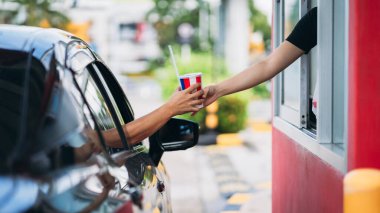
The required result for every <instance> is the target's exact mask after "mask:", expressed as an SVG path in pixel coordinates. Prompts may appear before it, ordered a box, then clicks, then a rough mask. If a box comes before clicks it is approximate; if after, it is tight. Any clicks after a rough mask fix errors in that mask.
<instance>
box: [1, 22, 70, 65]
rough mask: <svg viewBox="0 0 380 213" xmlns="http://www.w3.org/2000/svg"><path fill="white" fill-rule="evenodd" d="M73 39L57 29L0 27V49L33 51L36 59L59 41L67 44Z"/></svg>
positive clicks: (68, 34)
mask: <svg viewBox="0 0 380 213" xmlns="http://www.w3.org/2000/svg"><path fill="white" fill-rule="evenodd" d="M73 38H76V37H75V36H73V35H72V34H70V33H68V32H65V31H63V30H59V29H53V28H49V29H45V28H39V27H30V26H16V25H0V48H2V49H8V50H16V51H23V52H29V51H31V50H32V49H34V54H33V56H34V57H36V58H37V59H41V56H42V55H43V54H44V53H45V52H46V51H47V50H49V49H50V48H52V46H53V45H54V44H56V43H58V42H59V41H62V42H64V43H68V42H69V41H71V40H72V39H73ZM76 39H77V38H76Z"/></svg>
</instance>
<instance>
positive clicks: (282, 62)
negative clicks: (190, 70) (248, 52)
mask: <svg viewBox="0 0 380 213" xmlns="http://www.w3.org/2000/svg"><path fill="white" fill-rule="evenodd" d="M302 54H304V51H303V50H301V49H299V48H298V47H296V46H295V45H293V44H292V43H290V42H288V41H284V42H283V43H282V44H281V45H280V46H279V47H278V48H277V49H275V50H274V51H273V52H272V53H271V54H270V55H269V56H268V57H266V58H265V59H264V60H262V61H260V62H259V63H257V64H255V65H252V66H251V67H249V68H247V69H245V70H244V71H242V72H241V73H239V74H237V75H235V76H233V77H231V78H229V79H227V80H225V81H223V82H221V83H219V84H216V85H213V86H208V87H206V88H204V92H205V94H204V95H203V97H204V98H205V103H204V106H207V105H209V104H211V103H212V102H214V101H215V100H216V99H218V98H219V97H221V96H224V95H228V94H231V93H235V92H239V91H242V90H246V89H248V88H251V87H254V86H256V85H258V84H260V83H262V82H264V81H267V80H269V79H271V78H273V77H274V76H275V75H277V74H278V73H279V72H281V71H282V70H284V69H285V68H286V67H287V66H289V65H290V64H291V63H293V62H294V61H295V60H296V59H297V58H299V57H300V56H301V55H302Z"/></svg>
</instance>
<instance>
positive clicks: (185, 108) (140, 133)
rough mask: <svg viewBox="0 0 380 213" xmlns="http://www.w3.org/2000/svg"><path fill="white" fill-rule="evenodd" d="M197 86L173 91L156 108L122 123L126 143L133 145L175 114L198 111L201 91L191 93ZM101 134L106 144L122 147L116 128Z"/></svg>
mask: <svg viewBox="0 0 380 213" xmlns="http://www.w3.org/2000/svg"><path fill="white" fill-rule="evenodd" d="M198 86H200V85H199V84H194V85H192V86H191V87H189V88H188V89H186V90H184V91H177V92H175V93H174V94H173V96H172V97H171V99H170V100H169V101H168V102H167V103H165V104H164V105H162V106H161V107H159V108H158V109H156V110H154V111H153V112H151V113H149V114H147V115H145V116H143V117H141V118H138V119H136V120H134V121H132V122H130V123H128V124H125V125H123V131H124V134H125V136H126V138H127V141H128V144H130V145H133V144H136V143H138V142H140V141H141V140H143V139H145V138H147V137H149V136H150V135H152V134H153V133H155V132H156V131H157V130H159V129H160V128H161V127H162V126H163V125H165V124H166V122H167V121H168V120H169V119H170V118H171V117H173V116H175V115H180V114H184V113H187V112H197V111H199V110H200V109H199V108H198V107H196V105H199V104H201V103H203V99H198V98H199V97H200V96H201V95H202V94H203V91H202V90H200V91H197V92H195V93H191V92H192V91H194V89H196V88H197V87H198ZM103 135H104V138H105V140H106V143H107V145H108V146H111V147H122V144H121V141H120V137H119V135H118V132H117V130H116V129H111V130H107V131H104V132H103Z"/></svg>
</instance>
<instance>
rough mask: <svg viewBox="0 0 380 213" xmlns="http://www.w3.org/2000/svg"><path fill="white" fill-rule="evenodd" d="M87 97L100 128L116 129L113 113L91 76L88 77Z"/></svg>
mask: <svg viewBox="0 0 380 213" xmlns="http://www.w3.org/2000/svg"><path fill="white" fill-rule="evenodd" d="M85 96H86V98H87V101H88V103H89V105H90V107H91V109H92V111H93V113H94V115H95V117H96V121H97V122H98V124H99V126H100V128H101V129H102V130H108V129H112V128H116V125H115V123H114V121H113V120H112V116H111V112H110V110H109V108H108V106H107V104H106V102H105V101H104V98H103V96H102V94H101V92H100V91H99V89H98V87H97V86H96V84H95V82H94V79H92V77H91V76H90V75H89V77H88V82H87V85H86V88H85Z"/></svg>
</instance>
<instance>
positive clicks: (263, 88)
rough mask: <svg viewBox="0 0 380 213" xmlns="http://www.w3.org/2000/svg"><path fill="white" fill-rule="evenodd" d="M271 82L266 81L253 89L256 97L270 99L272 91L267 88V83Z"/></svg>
mask: <svg viewBox="0 0 380 213" xmlns="http://www.w3.org/2000/svg"><path fill="white" fill-rule="evenodd" d="M268 84H270V82H269V81H268V82H264V83H261V84H259V85H257V86H255V87H253V88H252V89H251V91H252V94H253V96H254V97H255V98H258V99H268V98H270V91H269V90H268V89H267V85H268Z"/></svg>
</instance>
